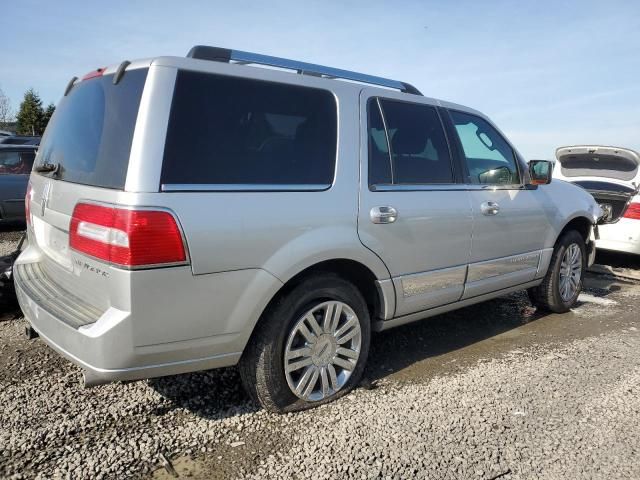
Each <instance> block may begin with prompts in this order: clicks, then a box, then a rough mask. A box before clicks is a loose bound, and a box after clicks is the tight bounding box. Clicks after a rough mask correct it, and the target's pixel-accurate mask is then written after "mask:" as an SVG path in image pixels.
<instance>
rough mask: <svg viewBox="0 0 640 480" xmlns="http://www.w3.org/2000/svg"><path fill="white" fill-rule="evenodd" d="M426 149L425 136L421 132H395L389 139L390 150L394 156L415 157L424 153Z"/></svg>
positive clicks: (408, 129) (409, 129) (407, 129)
mask: <svg viewBox="0 0 640 480" xmlns="http://www.w3.org/2000/svg"><path fill="white" fill-rule="evenodd" d="M426 147H427V137H426V135H424V133H423V132H416V131H415V130H414V129H412V128H402V129H400V130H397V131H396V132H395V133H394V135H393V138H392V139H391V148H392V149H393V153H394V154H395V155H415V154H416V153H421V152H424V149H425V148H426Z"/></svg>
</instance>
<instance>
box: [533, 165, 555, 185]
mask: <svg viewBox="0 0 640 480" xmlns="http://www.w3.org/2000/svg"><path fill="white" fill-rule="evenodd" d="M552 173H553V163H551V162H550V161H548V160H530V161H529V176H530V177H531V185H547V184H549V183H551V174H552Z"/></svg>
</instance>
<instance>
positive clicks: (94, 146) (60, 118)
mask: <svg viewBox="0 0 640 480" xmlns="http://www.w3.org/2000/svg"><path fill="white" fill-rule="evenodd" d="M147 71H148V69H137V70H131V71H127V72H126V73H125V74H124V76H123V77H122V79H121V80H120V82H119V83H118V84H117V85H114V84H113V75H105V76H102V77H96V78H92V79H90V80H85V81H82V82H80V83H78V84H76V85H75V86H74V87H73V88H72V89H71V91H70V92H69V94H68V95H67V96H66V97H63V98H62V100H61V101H60V103H59V105H58V106H57V107H56V110H55V113H54V114H53V117H52V118H51V121H50V122H49V125H48V127H47V130H46V132H45V135H44V137H43V139H42V143H41V144H40V149H39V151H38V156H37V159H36V163H37V164H38V165H41V164H43V163H52V164H59V165H60V170H59V174H58V176H57V178H59V179H60V180H65V181H67V182H73V183H81V184H84V185H92V186H97V187H106V188H113V189H123V188H124V183H125V179H126V176H127V167H128V165H129V154H130V152H131V141H132V139H133V131H134V128H135V124H136V118H137V116H138V107H139V106H140V97H141V95H142V89H143V87H144V82H145V80H146V77H147Z"/></svg>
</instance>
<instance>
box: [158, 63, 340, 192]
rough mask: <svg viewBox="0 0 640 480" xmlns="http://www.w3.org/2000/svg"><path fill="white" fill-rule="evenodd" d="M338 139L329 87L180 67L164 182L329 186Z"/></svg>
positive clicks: (168, 132)
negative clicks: (263, 79)
mask: <svg viewBox="0 0 640 480" xmlns="http://www.w3.org/2000/svg"><path fill="white" fill-rule="evenodd" d="M336 139H337V110H336V102H335V99H334V97H333V95H332V94H331V93H330V92H328V91H325V90H319V89H315V88H306V87H297V86H292V85H285V84H280V83H273V82H265V81H258V80H251V79H246V78H237V77H227V76H221V75H213V74H205V73H198V72H189V71H180V72H178V77H177V79H176V87H175V93H174V96H173V104H172V106H171V115H170V119H169V128H168V131H167V140H166V145H165V152H164V163H163V167H162V184H163V185H172V184H173V185H176V184H185V185H189V184H200V185H202V184H207V185H210V186H211V187H212V188H216V186H219V187H220V188H224V187H225V186H235V187H240V188H244V187H246V188H247V189H250V188H252V187H261V186H262V187H264V186H267V187H268V186H272V187H275V188H278V186H285V185H287V186H291V185H293V186H301V187H302V188H304V189H307V188H310V189H316V188H317V189H323V188H328V187H329V186H330V185H331V183H332V182H333V176H334V169H335V161H336Z"/></svg>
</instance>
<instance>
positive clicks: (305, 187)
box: [161, 183, 331, 192]
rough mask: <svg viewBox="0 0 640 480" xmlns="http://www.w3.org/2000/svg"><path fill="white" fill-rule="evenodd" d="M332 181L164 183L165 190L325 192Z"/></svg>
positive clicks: (163, 189)
mask: <svg viewBox="0 0 640 480" xmlns="http://www.w3.org/2000/svg"><path fill="white" fill-rule="evenodd" d="M330 188H331V184H330V183H319V184H283V185H279V184H258V183H256V184H250V183H247V184H239V183H238V184H228V185H227V184H224V183H163V184H162V186H161V190H162V191H163V192H324V191H326V190H329V189H330Z"/></svg>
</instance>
